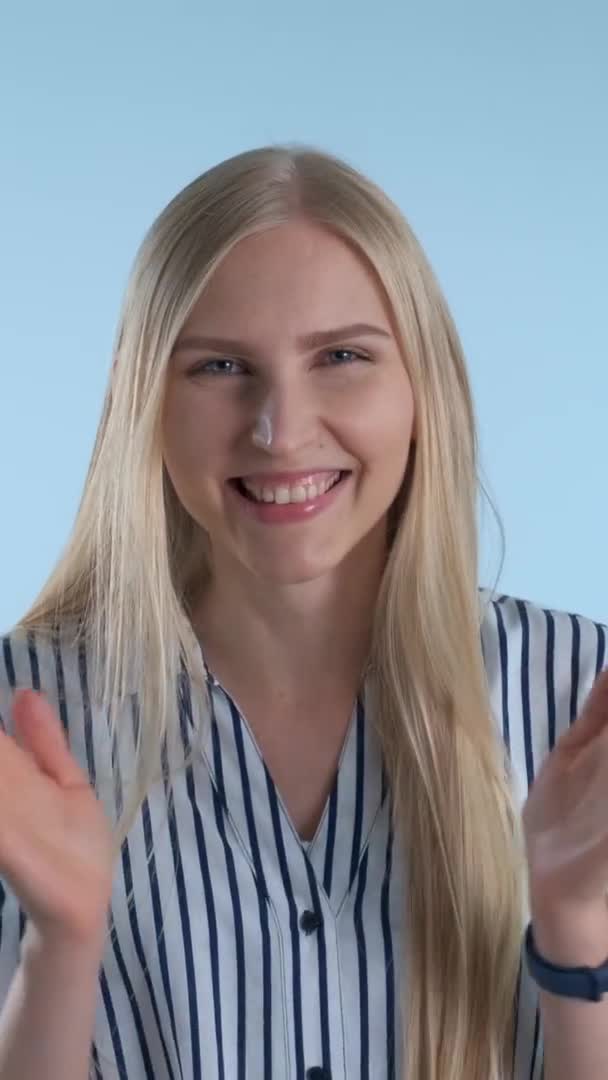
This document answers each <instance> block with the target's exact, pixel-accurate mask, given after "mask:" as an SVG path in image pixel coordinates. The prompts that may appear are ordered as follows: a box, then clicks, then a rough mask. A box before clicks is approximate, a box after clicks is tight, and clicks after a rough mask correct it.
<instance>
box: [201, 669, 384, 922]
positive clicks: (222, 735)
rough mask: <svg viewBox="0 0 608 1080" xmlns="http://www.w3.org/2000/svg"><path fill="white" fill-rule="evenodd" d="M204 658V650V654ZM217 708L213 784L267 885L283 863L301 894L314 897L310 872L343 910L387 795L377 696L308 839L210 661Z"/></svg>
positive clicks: (365, 701) (355, 730) (348, 741)
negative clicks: (377, 724) (299, 829)
mask: <svg viewBox="0 0 608 1080" xmlns="http://www.w3.org/2000/svg"><path fill="white" fill-rule="evenodd" d="M201 656H202V652H201ZM202 660H203V665H204V670H205V674H206V678H207V688H208V693H209V701H210V705H211V718H210V719H211V731H210V739H209V740H206V747H205V748H204V749H203V753H204V756H205V760H206V763H207V767H208V769H209V773H210V776H211V779H212V782H213V784H214V786H215V788H216V790H217V792H218V795H219V797H220V799H221V801H222V803H223V805H224V809H225V811H226V813H227V814H228V817H229V819H230V821H231V823H232V826H233V828H234V830H235V832H236V834H237V836H238V839H239V842H240V844H241V846H242V848H243V849H244V852H245V854H246V856H247V858H248V859H249V861H250V862H251V864H252V866H253V868H254V871H257V872H258V874H259V875H261V876H262V878H263V880H264V883H265V885H267V884H268V881H267V879H268V878H269V876H272V874H271V873H269V872H270V867H271V866H272V865H273V864H274V865H276V863H277V859H278V860H279V861H280V862H283V863H284V864H285V865H284V866H283V868H282V873H283V875H284V873H285V869H287V870H288V873H289V876H290V879H291V886H292V888H293V889H294V893H296V894H297V893H298V892H300V893H301V895H302V896H308V895H309V889H310V880H309V879H310V872H311V871H312V873H313V874H314V877H315V879H316V883H317V885H318V887H319V889H321V890H322V891H323V893H324V894H325V896H326V898H327V901H328V902H329V904H330V907H331V908H332V909H333V910H334V912H336V913H337V912H338V910H339V909H340V907H341V906H342V904H343V902H344V900H345V898H346V896H347V895H348V893H349V891H350V890H351V888H352V886H353V884H354V882H355V881H356V879H357V874H358V870H359V866H360V864H361V860H362V858H363V856H364V854H365V850H366V848H367V844H368V841H369V838H370V834H371V831H372V829H373V826H374V822H375V820H376V818H377V816H378V812H379V810H380V808H381V806H382V804H383V801H384V798H385V796H386V780H385V774H384V769H383V763H382V753H381V748H380V742H379V739H378V736H377V733H376V731H375V728H374V724H373V722H372V716H371V709H370V707H369V694H368V692H367V690H366V688H365V687H364V688H363V690H362V692H361V693H360V694H359V696H358V698H357V701H356V703H355V706H354V708H353V712H352V714H351V719H350V722H349V726H348V729H347V732H346V736H345V739H344V742H343V745H342V751H341V754H340V758H339V762H338V766H337V770H336V775H335V777H334V782H333V785H332V789H331V792H330V794H329V796H328V798H327V801H326V804H325V807H324V810H323V813H322V815H321V819H320V821H319V825H318V827H317V830H316V833H315V836H314V838H313V840H312V841H311V842H310V843H306V842H305V841H303V840H301V838H300V837H299V835H298V833H297V830H296V828H295V826H294V824H293V822H292V820H291V817H290V815H289V812H288V810H287V808H286V806H285V804H284V802H283V800H282V798H281V796H280V793H279V791H278V789H277V787H276V785H275V783H274V781H273V779H272V776H271V775H270V772H269V770H268V768H267V766H266V763H265V761H264V757H263V754H262V752H261V750H260V747H259V745H258V743H257V740H256V738H255V735H254V733H253V731H252V729H251V727H250V725H249V723H248V721H247V718H246V717H245V716H244V715H243V714H242V712H241V711H240V709H239V708H238V706H237V704H236V703H235V701H234V700H233V699H232V698H231V696H230V694H229V693H228V692H227V691H226V690H225V689H224V687H223V686H222V685H221V684H220V682H219V681H218V680H217V679H216V678H215V676H214V675H213V673H212V672H210V671H209V669H208V667H207V664H206V661H205V659H204V656H202Z"/></svg>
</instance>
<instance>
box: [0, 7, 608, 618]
mask: <svg viewBox="0 0 608 1080" xmlns="http://www.w3.org/2000/svg"><path fill="white" fill-rule="evenodd" d="M0 103H1V104H0V112H1V115H2V120H1V130H2V138H1V140H0V186H1V192H2V198H1V200H0V215H1V217H0V235H1V237H2V241H1V245H0V276H1V281H0V286H1V287H0V317H1V326H2V339H1V340H2V347H1V352H0V404H1V410H0V417H1V423H0V460H1V462H2V496H1V502H0V507H1V510H0V526H1V527H0V566H1V568H2V583H1V589H0V632H3V631H4V630H6V629H8V628H9V627H10V626H11V625H12V623H13V621H15V620H16V619H17V618H18V617H19V616H20V615H21V613H22V611H23V610H24V609H25V607H26V606H27V605H29V603H30V602H31V600H32V599H33V598H34V595H35V594H36V593H37V592H38V589H39V588H40V586H41V584H42V582H43V580H44V578H45V577H46V575H47V574H48V572H49V571H50V569H51V566H52V564H53V563H54V561H55V559H56V558H57V556H58V554H59V552H60V550H61V548H62V546H63V545H64V543H65V541H66V539H67V535H68V532H69V529H70V527H71V523H72V519H73V517H74V514H75V512H76V509H77V505H78V501H79V498H80V492H81V488H82V484H83V481H84V477H85V471H86V467H87V463H88V460H89V455H90V453H91V449H92V446H93V439H94V434H95V429H96V426H97V422H98V419H99V416H100V411H101V403H102V397H103V392H104V388H105V384H106V381H107V378H108V373H109V369H110V363H111V356H110V349H111V344H112V339H113V334H114V328H115V323H116V318H117V314H118V307H119V303H120V300H121V295H122V291H123V288H124V286H125V283H126V278H127V273H128V270H129V267H130V265H131V262H132V259H133V256H134V254H135V250H136V248H137V246H138V244H139V242H140V240H141V239H142V236H143V234H144V231H145V230H146V229H147V227H148V226H149V224H150V223H151V221H152V219H153V218H154V217H155V215H156V214H157V213H158V212H159V211H160V210H161V208H162V207H163V206H164V204H165V203H166V202H167V201H168V200H169V199H170V198H171V197H172V196H173V195H174V194H175V192H176V191H177V190H178V189H179V188H181V187H182V186H183V185H184V184H186V183H187V182H188V181H190V180H191V179H192V178H193V177H194V176H195V175H197V174H198V173H200V172H202V171H203V170H205V169H206V168H208V167H209V166H210V165H212V164H214V163H215V162H216V161H218V160H220V159H222V158H225V157H228V156H230V155H232V154H235V153H238V152H239V151H241V150H244V149H248V148H250V147H253V146H256V145H259V144H263V143H268V142H277V141H281V140H286V141H298V142H310V143H313V144H315V145H317V146H319V147H321V148H322V149H326V150H329V151H330V152H333V153H336V154H338V155H341V156H344V157H346V158H347V159H348V160H349V161H350V162H352V163H353V164H354V165H355V166H357V167H359V168H361V169H362V170H363V171H364V172H367V173H368V174H369V175H370V176H371V177H372V178H373V179H375V180H376V181H377V182H378V183H379V184H380V185H382V186H383V187H384V188H385V189H386V190H387V192H388V193H389V194H390V195H391V196H392V198H393V199H395V201H396V202H397V203H398V204H399V205H400V206H401V208H402V209H403V210H404V212H405V214H406V216H407V217H408V219H409V221H410V222H411V224H412V225H413V227H414V230H415V231H416V233H417V235H418V237H419V239H420V240H421V242H422V244H423V246H424V247H425V249H426V251H427V253H428V255H429V256H430V259H431V262H432V263H433V266H434V268H435V270H436V272H437V275H438V277H439V280H440V282H441V284H442V287H443V289H444V291H445V294H446V296H447V299H448V302H449V303H450V305H451V308H452V310H453V313H454V316H455V319H456V322H457V325H458V327H459V330H460V333H461V336H462V340H463V343H464V347H465V351H466V354H467V357H468V363H469V370H470V374H471V379H472V383H473V390H474V395H475V402H476V408H477V414H478V420H479V432H480V442H481V464H482V476H483V479H484V482H485V484H486V486H487V488H488V490H489V492H490V494H491V496H492V498H493V500H494V501H495V503H496V505H497V507H498V510H499V512H500V514H501V517H502V519H503V522H504V526H505V530H506V542H507V547H506V560H505V564H504V569H503V573H502V575H501V577H500V580H499V583H498V588H499V589H500V590H501V591H504V592H509V593H512V594H514V595H516V596H521V597H525V598H528V599H532V600H535V601H536V602H539V603H541V604H543V605H546V606H550V607H561V608H565V609H567V610H570V611H575V612H580V613H583V614H586V615H589V616H591V617H592V618H595V619H598V620H601V621H604V620H605V619H606V618H607V617H608V575H607V572H606V567H607V556H606V541H607V532H608V530H607V527H606V526H607V524H608V485H607V473H608V470H607V467H606V464H607V459H608V430H607V429H608V423H607V421H608V348H607V336H608V335H607V325H608V210H607V202H608V153H607V142H608V121H607V120H606V115H607V111H608V5H606V4H605V3H604V0H597V2H593V3H592V2H589V0H579V2H578V3H577V4H574V3H572V2H571V3H566V2H564V0H562V2H560V0H537V2H536V3H530V0H525V2H524V0H516V2H511V3H510V4H508V5H504V4H501V5H499V4H498V3H493V2H488V0H479V2H470V0H460V2H459V3H448V2H447V0H446V2H445V3H442V4H439V3H437V2H429V0H418V2H417V3H415V4H414V3H408V2H405V0H394V2H392V3H390V2H387V0H381V2H378V3H375V4H370V3H369V0H358V2H354V0H323V2H322V0H307V3H305V4H302V3H300V4H295V3H293V2H289V0H270V2H269V0H258V2H257V3H244V2H243V0H240V2H239V3H230V2H225V3H219V2H216V3H215V4H211V3H203V2H202V0H201V2H199V3H192V2H190V3H170V2H169V0H165V3H158V2H155V0H129V3H122V2H121V3H119V2H118V0H113V2H108V3H105V4H103V5H102V4H97V5H92V4H82V3H81V2H78V3H69V4H68V3H62V2H61V0H57V2H56V3H54V4H46V3H44V2H43V0H38V2H35V3H28V2H27V0H22V2H21V3H19V4H17V3H14V4H10V5H6V6H5V7H4V9H3V12H2V14H1V16H0ZM480 532H481V539H482V565H481V572H480V580H481V581H482V583H484V584H487V583H493V582H494V580H495V577H496V573H497V569H498V564H499V555H500V547H499V533H498V529H497V527H496V525H495V523H494V520H493V518H492V516H491V514H490V513H489V512H488V510H487V509H486V508H485V505H484V506H483V508H482V514H481V518H480Z"/></svg>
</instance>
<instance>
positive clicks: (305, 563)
mask: <svg viewBox="0 0 608 1080" xmlns="http://www.w3.org/2000/svg"><path fill="white" fill-rule="evenodd" d="M340 561H341V560H335V561H334V560H323V561H321V560H320V559H295V558H287V559H273V560H272V562H264V564H263V565H260V564H258V565H256V566H252V567H251V569H252V571H253V573H254V574H255V576H256V577H258V578H260V579H261V580H262V581H264V582H266V583H267V584H268V585H303V584H305V583H306V582H309V581H318V580H319V578H323V577H326V575H327V574H331V572H332V571H333V570H336V569H337V568H338V566H339V565H340Z"/></svg>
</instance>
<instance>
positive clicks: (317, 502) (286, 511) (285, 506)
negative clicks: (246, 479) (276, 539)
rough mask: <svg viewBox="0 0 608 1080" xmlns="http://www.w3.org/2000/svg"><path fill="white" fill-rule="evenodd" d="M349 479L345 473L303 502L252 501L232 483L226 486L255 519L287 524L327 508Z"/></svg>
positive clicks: (314, 515)
mask: <svg viewBox="0 0 608 1080" xmlns="http://www.w3.org/2000/svg"><path fill="white" fill-rule="evenodd" d="M349 480H350V473H346V475H345V476H343V477H342V479H341V480H338V483H337V484H334V486H333V487H332V488H330V489H329V491H326V492H325V494H323V495H317V497H316V499H307V500H306V502H303V503H263V502H253V500H252V499H248V498H247V497H246V496H245V495H241V493H240V491H239V490H238V488H236V487H235V486H234V484H230V483H229V484H228V488H229V490H230V491H231V493H232V495H233V496H234V498H235V499H238V502H239V506H240V507H241V509H242V510H244V511H245V512H246V513H248V514H249V515H250V516H251V517H253V518H255V520H256V521H261V522H263V523H264V524H265V525H288V524H290V523H292V522H297V521H307V520H308V519H309V518H311V517H316V516H317V514H321V513H322V512H323V510H327V508H328V507H330V506H331V505H332V503H334V502H335V501H336V499H337V498H338V496H339V494H340V492H341V491H342V490H343V488H344V487H345V486H346V484H347V483H348V481H349Z"/></svg>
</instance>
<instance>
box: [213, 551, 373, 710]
mask: <svg viewBox="0 0 608 1080" xmlns="http://www.w3.org/2000/svg"><path fill="white" fill-rule="evenodd" d="M384 560H385V554H384V549H383V546H381V545H376V550H375V551H374V550H373V549H372V550H371V551H370V550H369V549H368V551H367V552H366V554H365V557H364V558H362V557H361V553H359V554H358V555H357V554H356V553H355V555H353V556H351V557H349V558H348V559H346V560H345V561H344V562H343V563H342V564H341V565H340V567H338V568H336V569H335V570H334V571H332V572H331V573H330V574H327V575H325V576H324V577H323V578H319V579H317V580H315V581H308V582H303V583H300V584H297V585H277V584H275V583H272V584H269V583H268V582H266V581H262V580H260V579H256V578H254V577H253V576H252V575H246V576H245V575H244V574H243V573H242V572H241V573H239V572H238V571H236V568H234V567H231V568H226V571H225V572H223V573H222V572H221V571H220V570H219V568H218V567H217V566H216V572H215V574H214V577H213V579H212V581H211V582H210V584H209V585H208V586H207V587H206V590H205V592H204V593H203V594H202V595H201V596H200V598H199V599H198V600H197V602H196V604H195V605H193V610H192V624H193V628H194V630H195V633H196V634H197V636H198V637H199V639H200V641H201V645H202V648H203V652H204V655H205V659H206V662H207V665H208V667H209V668H210V670H211V671H212V672H213V674H214V675H215V676H216V678H217V679H218V680H219V681H220V682H221V683H222V684H223V685H225V686H226V689H228V690H230V689H231V688H233V687H234V688H235V689H238V688H246V689H249V688H251V689H253V688H256V692H257V694H258V695H259V694H267V695H268V697H269V698H272V699H273V700H275V701H290V702H300V703H304V702H306V701H311V700H313V701H314V700H316V701H319V700H323V699H328V698H329V699H333V698H335V697H343V696H347V697H348V696H351V697H354V696H355V695H356V693H357V690H358V689H359V686H360V683H361V679H362V675H363V671H364V668H365V665H366V662H367V658H368V654H369V648H370V643H371V633H372V625H373V618H374V610H375V604H376V598H377V594H378V588H379V585H380V579H381V576H382V571H383V568H384Z"/></svg>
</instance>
